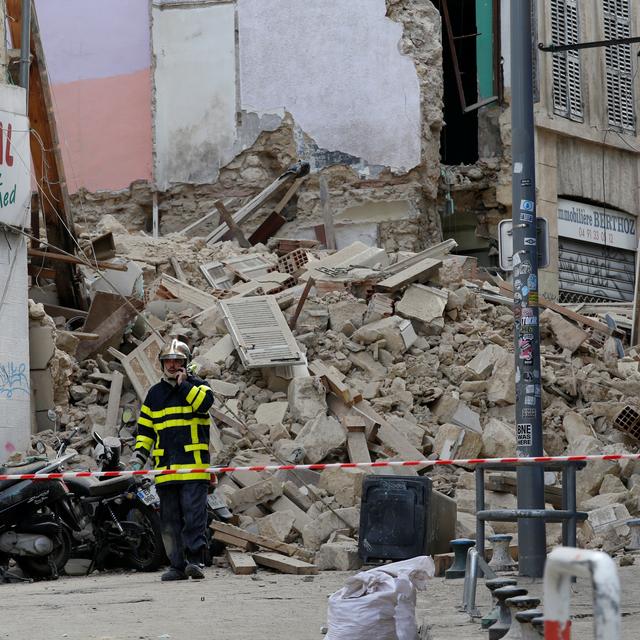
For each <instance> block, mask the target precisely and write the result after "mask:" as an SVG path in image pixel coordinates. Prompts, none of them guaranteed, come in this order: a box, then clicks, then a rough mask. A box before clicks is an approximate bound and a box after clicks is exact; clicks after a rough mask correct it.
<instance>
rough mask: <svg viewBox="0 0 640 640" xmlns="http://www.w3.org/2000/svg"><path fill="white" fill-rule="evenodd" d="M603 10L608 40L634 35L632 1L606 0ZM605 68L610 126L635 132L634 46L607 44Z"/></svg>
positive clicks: (605, 34) (605, 35)
mask: <svg viewBox="0 0 640 640" xmlns="http://www.w3.org/2000/svg"><path fill="white" fill-rule="evenodd" d="M602 11H603V19H604V37H605V39H607V40H609V39H613V38H629V37H630V36H631V8H630V0H603V2H602ZM605 67H606V87H607V112H608V121H609V125H610V126H613V127H616V128H618V129H620V130H622V131H629V132H631V133H635V130H636V118H635V107H634V100H633V63H632V57H631V45H630V44H623V45H618V46H615V47H606V48H605Z"/></svg>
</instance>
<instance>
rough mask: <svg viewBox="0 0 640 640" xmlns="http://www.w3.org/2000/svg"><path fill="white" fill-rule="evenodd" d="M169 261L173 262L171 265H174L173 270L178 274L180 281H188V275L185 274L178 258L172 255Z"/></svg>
mask: <svg viewBox="0 0 640 640" xmlns="http://www.w3.org/2000/svg"><path fill="white" fill-rule="evenodd" d="M169 262H170V263H171V266H172V267H173V272H174V273H175V274H176V278H178V280H180V282H185V283H186V282H187V276H186V275H185V273H184V271H183V270H182V267H181V266H180V263H179V262H178V260H177V258H175V257H174V256H171V257H170V258H169Z"/></svg>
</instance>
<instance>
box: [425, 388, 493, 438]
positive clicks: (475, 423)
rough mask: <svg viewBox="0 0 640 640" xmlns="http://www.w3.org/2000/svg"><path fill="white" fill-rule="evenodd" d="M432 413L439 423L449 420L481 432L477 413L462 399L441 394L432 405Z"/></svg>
mask: <svg viewBox="0 0 640 640" xmlns="http://www.w3.org/2000/svg"><path fill="white" fill-rule="evenodd" d="M432 413H433V415H434V416H435V417H436V418H437V419H438V422H440V423H441V424H444V423H446V422H449V423H452V424H456V425H458V426H460V427H463V428H465V429H470V430H471V431H476V432H477V433H482V428H481V427H480V416H479V414H478V413H476V412H475V411H473V409H470V408H469V407H468V406H467V405H466V404H465V403H464V402H463V401H462V400H458V399H457V398H454V397H453V396H451V395H443V396H441V397H440V398H439V400H438V401H437V402H436V404H435V405H434V407H433V409H432Z"/></svg>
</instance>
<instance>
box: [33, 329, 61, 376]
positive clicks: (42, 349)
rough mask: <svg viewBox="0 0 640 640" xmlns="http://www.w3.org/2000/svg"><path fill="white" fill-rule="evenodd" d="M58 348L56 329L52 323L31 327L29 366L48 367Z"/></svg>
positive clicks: (35, 367)
mask: <svg viewBox="0 0 640 640" xmlns="http://www.w3.org/2000/svg"><path fill="white" fill-rule="evenodd" d="M55 350H56V340H55V336H54V329H53V327H51V326H50V325H35V326H31V327H29V366H30V367H31V369H46V368H47V366H48V365H49V361H50V360H51V358H53V354H54V353H55Z"/></svg>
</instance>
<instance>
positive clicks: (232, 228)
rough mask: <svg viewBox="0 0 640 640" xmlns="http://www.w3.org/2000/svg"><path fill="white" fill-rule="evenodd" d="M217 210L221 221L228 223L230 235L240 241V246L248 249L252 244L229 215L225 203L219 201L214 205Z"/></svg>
mask: <svg viewBox="0 0 640 640" xmlns="http://www.w3.org/2000/svg"><path fill="white" fill-rule="evenodd" d="M214 205H215V207H216V209H217V210H218V212H219V213H220V219H221V220H223V221H224V222H226V223H227V226H228V227H229V233H230V234H231V235H232V236H233V237H234V238H235V239H236V240H237V241H238V244H239V245H240V246H241V247H243V248H244V249H248V248H249V247H250V246H251V243H250V242H249V241H248V240H247V239H246V238H245V237H244V233H242V231H241V230H240V227H239V226H238V225H237V224H236V221H235V220H234V219H233V216H232V215H231V214H230V213H229V211H228V209H227V207H225V206H224V203H222V202H220V201H219V200H218V201H217V202H215V203H214Z"/></svg>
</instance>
